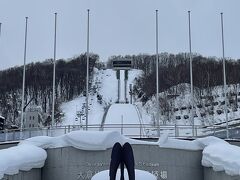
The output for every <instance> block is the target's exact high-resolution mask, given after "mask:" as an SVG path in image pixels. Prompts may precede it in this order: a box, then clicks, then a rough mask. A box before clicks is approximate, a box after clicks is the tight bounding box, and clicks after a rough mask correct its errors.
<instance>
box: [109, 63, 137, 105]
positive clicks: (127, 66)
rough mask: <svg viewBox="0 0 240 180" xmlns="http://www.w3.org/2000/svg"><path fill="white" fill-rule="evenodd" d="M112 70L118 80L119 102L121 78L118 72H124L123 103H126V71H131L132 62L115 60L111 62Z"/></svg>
mask: <svg viewBox="0 0 240 180" xmlns="http://www.w3.org/2000/svg"><path fill="white" fill-rule="evenodd" d="M112 67H113V70H115V71H116V77H117V80H118V100H117V102H118V103H119V102H120V94H121V76H120V71H121V70H123V71H124V100H125V103H128V99H127V81H128V71H129V70H131V69H132V60H130V59H116V60H113V62H112Z"/></svg>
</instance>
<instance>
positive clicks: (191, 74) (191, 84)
mask: <svg viewBox="0 0 240 180" xmlns="http://www.w3.org/2000/svg"><path fill="white" fill-rule="evenodd" d="M188 36H189V56H190V86H191V107H192V109H191V121H192V135H193V136H194V134H195V133H194V129H195V122H194V116H193V111H194V109H193V108H194V99H193V72H192V38H191V11H188Z"/></svg>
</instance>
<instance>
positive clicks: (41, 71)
mask: <svg viewBox="0 0 240 180" xmlns="http://www.w3.org/2000/svg"><path fill="white" fill-rule="evenodd" d="M98 61H99V56H98V55H96V54H91V55H90V61H89V62H90V66H89V70H90V71H89V72H90V74H92V71H93V68H94V67H95V64H96V63H98ZM86 62H87V61H86V54H81V55H80V56H78V57H74V58H71V59H68V60H58V61H57V62H56V107H57V108H56V111H58V106H59V104H60V103H61V102H63V101H69V100H71V99H73V98H74V97H76V96H77V95H79V94H81V93H82V92H83V91H84V89H85V86H86ZM22 76H23V67H22V66H21V67H13V68H10V69H7V70H4V71H1V72H0V112H1V113H2V115H3V116H4V117H6V119H7V120H8V121H9V122H8V123H11V124H15V123H16V122H15V121H16V117H17V116H18V115H19V111H20V109H21V94H22ZM52 82H53V62H52V60H46V61H44V62H37V63H31V64H28V65H27V66H26V88H25V94H26V96H25V104H26V103H27V102H29V101H30V100H31V99H32V101H33V103H34V104H35V105H36V106H41V108H42V109H43V111H44V112H45V113H48V114H51V112H50V111H51V103H52Z"/></svg>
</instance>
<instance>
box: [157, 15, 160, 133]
mask: <svg viewBox="0 0 240 180" xmlns="http://www.w3.org/2000/svg"><path fill="white" fill-rule="evenodd" d="M158 61H159V54H158V10H156V103H157V117H156V119H157V122H156V123H157V136H158V137H160V123H159V109H160V106H159V80H158V69H159V67H158V66H159V62H158Z"/></svg>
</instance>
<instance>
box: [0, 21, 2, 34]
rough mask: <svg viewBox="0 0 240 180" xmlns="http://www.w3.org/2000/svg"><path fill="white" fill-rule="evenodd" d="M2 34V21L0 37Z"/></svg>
mask: <svg viewBox="0 0 240 180" xmlns="http://www.w3.org/2000/svg"><path fill="white" fill-rule="evenodd" d="M1 35H2V23H0V37H1Z"/></svg>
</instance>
